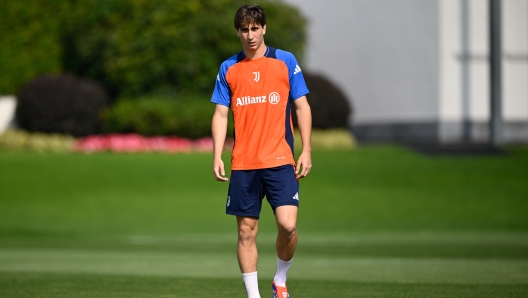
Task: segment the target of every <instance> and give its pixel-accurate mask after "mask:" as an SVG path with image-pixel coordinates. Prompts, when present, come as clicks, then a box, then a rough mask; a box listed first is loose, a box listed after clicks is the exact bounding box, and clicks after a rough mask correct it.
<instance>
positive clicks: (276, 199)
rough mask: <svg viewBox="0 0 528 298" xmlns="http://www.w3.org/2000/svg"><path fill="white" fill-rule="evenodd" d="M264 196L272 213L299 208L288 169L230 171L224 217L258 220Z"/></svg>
mask: <svg viewBox="0 0 528 298" xmlns="http://www.w3.org/2000/svg"><path fill="white" fill-rule="evenodd" d="M264 196H266V199H267V200H268V202H269V204H270V205H271V208H272V209H273V212H275V209H277V207H279V206H285V205H291V206H299V181H297V178H296V177H295V168H294V166H292V165H283V166H279V167H275V168H268V169H258V170H233V171H232V172H231V177H230V182H229V191H228V194H227V203H226V213H227V214H231V215H238V216H251V217H256V218H259V217H260V210H261V209H262V199H263V198H264Z"/></svg>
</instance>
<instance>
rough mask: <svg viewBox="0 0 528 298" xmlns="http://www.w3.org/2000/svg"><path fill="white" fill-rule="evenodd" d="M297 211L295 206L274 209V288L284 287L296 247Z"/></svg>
mask: <svg viewBox="0 0 528 298" xmlns="http://www.w3.org/2000/svg"><path fill="white" fill-rule="evenodd" d="M297 210H298V208H297V206H280V207H277V209H275V219H276V221H277V229H278V234H277V242H276V249H277V271H276V273H275V277H274V278H273V283H274V287H281V288H285V287H286V275H287V274H288V270H289V269H290V264H291V261H292V259H293V254H294V253H295V248H296V247H297ZM283 291H286V289H284V290H283ZM281 298H282V297H281Z"/></svg>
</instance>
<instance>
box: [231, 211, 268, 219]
mask: <svg viewBox="0 0 528 298" xmlns="http://www.w3.org/2000/svg"><path fill="white" fill-rule="evenodd" d="M226 214H227V215H234V216H246V217H256V218H258V219H260V214H256V215H255V214H247V213H242V212H228V211H226Z"/></svg>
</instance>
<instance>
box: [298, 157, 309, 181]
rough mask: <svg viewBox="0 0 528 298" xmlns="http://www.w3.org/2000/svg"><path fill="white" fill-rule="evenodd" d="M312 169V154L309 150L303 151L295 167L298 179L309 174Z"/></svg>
mask: <svg viewBox="0 0 528 298" xmlns="http://www.w3.org/2000/svg"><path fill="white" fill-rule="evenodd" d="M311 169H312V156H311V154H310V153H309V152H303V153H302V154H301V156H299V159H298V160H297V165H296V167H295V174H296V177H297V179H300V178H304V177H306V176H308V173H310V170H311Z"/></svg>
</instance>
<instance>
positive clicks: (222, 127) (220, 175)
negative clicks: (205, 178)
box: [211, 104, 229, 181]
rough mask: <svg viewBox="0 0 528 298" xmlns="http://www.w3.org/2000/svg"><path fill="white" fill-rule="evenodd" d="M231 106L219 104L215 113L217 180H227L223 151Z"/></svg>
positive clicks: (214, 154)
mask: <svg viewBox="0 0 528 298" xmlns="http://www.w3.org/2000/svg"><path fill="white" fill-rule="evenodd" d="M228 112H229V107H226V106H224V105H221V104H217V105H216V108H215V112H214V114H213V121H212V125H211V130H212V133H213V173H214V175H215V178H216V180H217V181H227V180H228V179H227V177H225V169H224V162H223V161H222V151H223V149H224V143H225V138H226V133H227V120H228V119H227V117H228Z"/></svg>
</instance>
